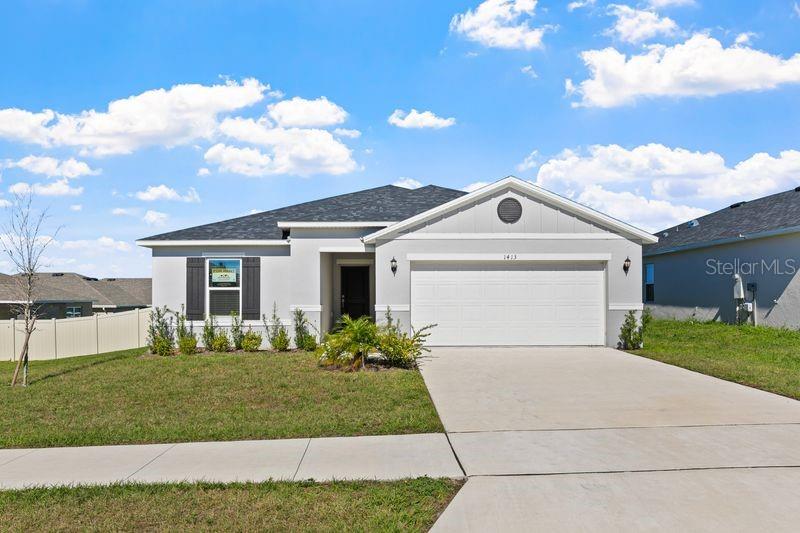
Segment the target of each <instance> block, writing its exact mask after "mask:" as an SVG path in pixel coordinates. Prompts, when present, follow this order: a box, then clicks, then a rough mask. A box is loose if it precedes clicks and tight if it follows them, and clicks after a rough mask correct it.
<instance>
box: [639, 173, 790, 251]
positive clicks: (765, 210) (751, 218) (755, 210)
mask: <svg viewBox="0 0 800 533" xmlns="http://www.w3.org/2000/svg"><path fill="white" fill-rule="evenodd" d="M798 189H800V187H798ZM798 189H792V190H790V191H786V192H781V193H778V194H773V195H771V196H765V197H763V198H758V199H757V200H750V201H749V202H738V203H736V204H732V205H731V206H729V207H726V208H725V209H720V210H719V211H715V212H714V213H710V214H708V215H705V216H703V217H700V218H698V219H696V224H695V222H694V221H689V222H684V223H683V224H679V225H678V226H672V227H671V228H667V229H665V230H661V231H659V232H657V233H654V235H656V236H657V237H658V239H659V240H658V243H656V244H651V245H647V246H645V247H644V249H643V252H644V254H645V255H653V254H657V253H665V252H668V251H672V250H674V249H676V248H677V249H681V248H684V247H700V246H703V245H706V244H713V243H716V242H718V241H726V240H729V239H736V238H740V237H747V236H752V235H757V234H761V233H769V232H774V231H780V230H786V229H791V228H798V229H800V190H798ZM734 206H735V207H734Z"/></svg>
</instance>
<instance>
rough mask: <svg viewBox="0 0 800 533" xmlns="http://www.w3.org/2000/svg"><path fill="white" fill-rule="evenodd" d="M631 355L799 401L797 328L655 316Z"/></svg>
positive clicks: (799, 352) (799, 372)
mask: <svg viewBox="0 0 800 533" xmlns="http://www.w3.org/2000/svg"><path fill="white" fill-rule="evenodd" d="M633 353H636V354H638V355H642V356H644V357H649V358H651V359H656V360H658V361H663V362H665V363H669V364H671V365H676V366H681V367H683V368H688V369H689V370H695V371H697V372H702V373H703V374H708V375H710V376H716V377H718V378H722V379H726V380H728V381H735V382H737V383H741V384H743V385H749V386H751V387H756V388H758V389H763V390H766V391H770V392H774V393H777V394H782V395H783V396H789V397H791V398H795V399H798V400H800V332H798V331H793V330H787V329H775V328H764V327H752V326H731V325H728V324H722V323H719V322H709V323H698V322H694V323H693V322H682V321H675V320H654V321H653V322H652V324H651V325H650V327H649V329H648V330H647V332H646V334H645V340H644V349H642V350H637V351H635V352H633Z"/></svg>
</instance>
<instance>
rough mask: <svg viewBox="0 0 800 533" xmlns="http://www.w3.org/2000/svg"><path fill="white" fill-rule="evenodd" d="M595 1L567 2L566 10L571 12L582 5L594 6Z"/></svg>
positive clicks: (579, 0)
mask: <svg viewBox="0 0 800 533" xmlns="http://www.w3.org/2000/svg"><path fill="white" fill-rule="evenodd" d="M596 1H597V0H578V1H575V2H570V3H569V4H567V11H569V12H570V13H572V12H573V11H575V10H576V9H581V8H583V7H592V6H594V4H595V2H596Z"/></svg>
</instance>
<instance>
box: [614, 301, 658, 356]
mask: <svg viewBox="0 0 800 533" xmlns="http://www.w3.org/2000/svg"><path fill="white" fill-rule="evenodd" d="M651 320H652V314H651V313H650V310H649V309H645V310H644V311H643V312H642V320H641V324H640V323H639V321H638V320H636V312H634V311H628V312H627V313H626V314H625V321H624V322H623V323H622V327H621V328H620V330H619V345H618V347H619V348H620V349H622V350H638V349H640V348H641V347H642V346H643V345H644V332H645V329H647V326H648V324H650V321H651Z"/></svg>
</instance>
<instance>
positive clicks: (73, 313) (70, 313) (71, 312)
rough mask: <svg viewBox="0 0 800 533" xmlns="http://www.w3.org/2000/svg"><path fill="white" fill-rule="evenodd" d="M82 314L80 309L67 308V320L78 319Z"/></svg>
mask: <svg viewBox="0 0 800 533" xmlns="http://www.w3.org/2000/svg"><path fill="white" fill-rule="evenodd" d="M82 314H83V313H82V309H81V308H80V307H67V313H66V316H67V318H77V317H79V316H81V315H82Z"/></svg>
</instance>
